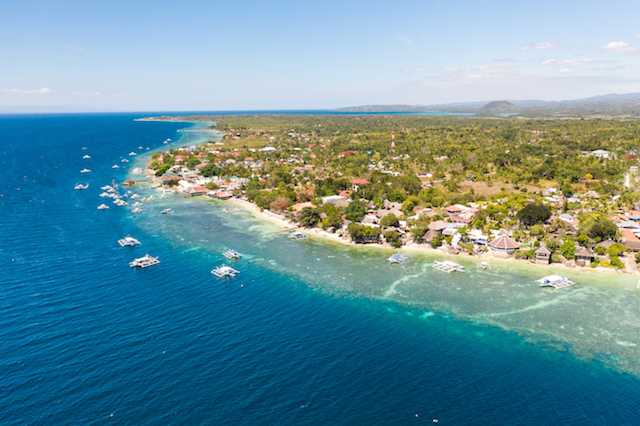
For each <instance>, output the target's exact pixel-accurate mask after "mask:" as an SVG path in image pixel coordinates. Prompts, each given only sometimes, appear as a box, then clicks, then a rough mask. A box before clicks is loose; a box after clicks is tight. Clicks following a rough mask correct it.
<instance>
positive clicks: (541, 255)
mask: <svg viewBox="0 0 640 426" xmlns="http://www.w3.org/2000/svg"><path fill="white" fill-rule="evenodd" d="M550 262H551V250H549V248H548V247H547V246H545V245H542V246H540V247H538V249H537V250H536V263H543V264H545V265H548V264H549V263H550Z"/></svg>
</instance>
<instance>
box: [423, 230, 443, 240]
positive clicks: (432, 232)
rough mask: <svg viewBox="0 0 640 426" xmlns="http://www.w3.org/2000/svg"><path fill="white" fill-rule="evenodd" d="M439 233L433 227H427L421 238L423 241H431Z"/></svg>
mask: <svg viewBox="0 0 640 426" xmlns="http://www.w3.org/2000/svg"><path fill="white" fill-rule="evenodd" d="M438 235H440V233H439V232H438V231H436V230H435V229H429V230H428V231H427V232H426V233H425V234H424V235H423V236H422V239H423V240H424V242H425V243H431V241H433V239H434V238H436V237H437V236H438Z"/></svg>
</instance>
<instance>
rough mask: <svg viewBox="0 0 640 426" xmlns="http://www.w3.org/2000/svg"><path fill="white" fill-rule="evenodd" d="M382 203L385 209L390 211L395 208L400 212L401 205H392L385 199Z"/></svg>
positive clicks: (392, 203)
mask: <svg viewBox="0 0 640 426" xmlns="http://www.w3.org/2000/svg"><path fill="white" fill-rule="evenodd" d="M382 203H383V206H384V208H385V209H391V208H394V207H395V208H396V209H398V210H400V209H401V208H402V203H394V202H392V201H389V200H386V199H385V200H384V201H383V202H382Z"/></svg>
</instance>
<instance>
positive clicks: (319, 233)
mask: <svg viewBox="0 0 640 426" xmlns="http://www.w3.org/2000/svg"><path fill="white" fill-rule="evenodd" d="M226 201H228V202H231V203H234V204H237V205H239V206H241V207H243V208H245V209H246V210H248V211H250V212H251V213H253V214H254V215H255V216H256V217H258V218H261V219H263V220H267V221H269V222H271V223H274V224H276V225H278V226H280V227H282V228H283V229H291V230H293V229H303V230H304V231H305V233H308V234H309V235H310V236H314V237H318V238H320V239H321V240H323V241H333V242H336V243H340V244H344V245H346V246H351V247H362V248H372V249H377V250H388V251H398V250H407V251H410V252H414V253H422V254H439V255H443V256H447V257H449V256H454V257H456V258H468V259H478V261H489V260H491V261H498V262H507V263H510V264H514V263H515V264H521V265H529V266H534V267H551V268H560V269H562V270H563V271H571V270H573V271H576V272H581V273H586V274H592V273H606V274H616V275H620V276H629V277H634V276H640V274H639V273H629V272H626V270H613V269H610V268H603V267H600V266H599V267H597V268H590V267H589V268H586V267H570V266H567V265H564V264H562V263H549V264H548V265H545V264H538V263H536V262H531V261H528V260H521V259H515V258H513V257H511V258H502V257H494V256H491V255H487V254H485V255H480V256H479V255H475V254H474V255H470V254H453V253H448V252H445V251H444V250H440V249H436V248H433V247H428V246H426V245H419V244H416V243H415V242H411V243H409V244H406V245H404V246H402V247H401V248H400V249H396V248H393V247H391V246H390V245H386V244H381V243H369V244H356V243H354V242H353V241H351V240H345V239H343V238H341V237H340V236H338V235H336V234H331V233H329V232H327V231H325V230H323V229H320V228H311V229H309V228H303V227H301V226H299V225H298V224H297V223H295V222H292V221H290V220H288V219H285V218H283V217H281V216H279V215H277V214H275V213H272V212H270V211H266V210H265V211H261V210H260V208H259V207H258V206H257V205H255V204H253V203H251V202H250V201H247V200H242V199H239V198H230V199H229V200H226Z"/></svg>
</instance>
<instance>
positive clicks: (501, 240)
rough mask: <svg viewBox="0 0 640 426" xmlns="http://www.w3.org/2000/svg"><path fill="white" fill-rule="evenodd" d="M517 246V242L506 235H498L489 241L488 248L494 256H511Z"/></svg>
mask: <svg viewBox="0 0 640 426" xmlns="http://www.w3.org/2000/svg"><path fill="white" fill-rule="evenodd" d="M518 247H519V246H518V243H516V242H515V241H513V240H512V239H511V238H510V237H509V236H507V235H500V236H498V237H497V238H495V239H493V240H491V241H490V242H489V248H490V249H491V251H492V252H493V255H494V256H496V257H509V256H512V255H513V252H514V251H516V249H517V248H518Z"/></svg>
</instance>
